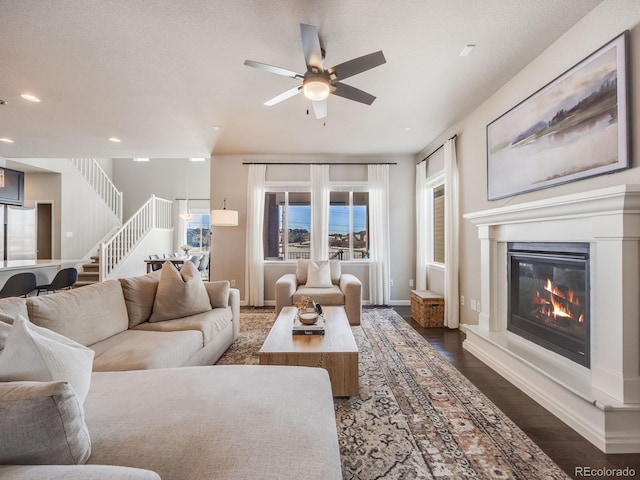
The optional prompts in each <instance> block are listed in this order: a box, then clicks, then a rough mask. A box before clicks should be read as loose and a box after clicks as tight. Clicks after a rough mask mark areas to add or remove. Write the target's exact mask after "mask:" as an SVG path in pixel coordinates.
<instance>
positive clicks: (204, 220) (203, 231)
mask: <svg viewBox="0 0 640 480" xmlns="http://www.w3.org/2000/svg"><path fill="white" fill-rule="evenodd" d="M190 213H191V214H192V215H193V216H192V217H191V219H190V220H186V227H187V228H186V231H187V240H186V243H187V245H191V246H192V247H193V248H194V249H195V250H209V246H210V245H211V215H210V214H209V213H194V212H193V211H192V212H190Z"/></svg>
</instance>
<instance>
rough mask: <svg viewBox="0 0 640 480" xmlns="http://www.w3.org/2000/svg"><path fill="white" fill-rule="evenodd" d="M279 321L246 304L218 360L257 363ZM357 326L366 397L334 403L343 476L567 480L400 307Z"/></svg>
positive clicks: (357, 479)
mask: <svg viewBox="0 0 640 480" xmlns="http://www.w3.org/2000/svg"><path fill="white" fill-rule="evenodd" d="M274 319H275V315H274V312H273V310H271V309H243V310H242V312H241V315H240V321H241V333H240V338H239V339H238V340H237V341H236V342H235V343H234V345H232V346H231V347H230V348H229V350H228V351H227V352H226V353H225V354H224V355H223V357H222V358H221V359H220V360H219V361H218V364H257V363H258V356H257V353H258V350H259V349H260V347H261V346H262V342H263V341H264V339H265V338H266V335H267V333H268V332H269V329H270V328H271V325H272V324H273V321H274ZM353 332H354V336H355V338H356V342H357V343H358V348H359V349H360V396H358V397H351V398H348V399H343V398H336V399H335V400H334V401H335V408H336V422H337V425H338V440H339V443H340V454H341V457H342V473H343V477H344V479H345V480H351V479H353V480H372V479H403V480H405V479H431V478H436V479H464V478H478V479H522V480H531V479H561V478H562V479H565V478H569V477H567V476H566V475H565V474H564V473H563V472H562V470H561V469H560V468H559V467H558V466H557V465H556V464H555V463H554V462H553V461H552V460H551V459H550V458H549V457H548V456H547V455H546V454H545V453H544V452H542V450H540V448H539V447H538V446H536V445H535V444H534V443H533V442H532V441H531V439H529V437H527V436H526V435H525V434H524V432H522V430H520V429H519V428H518V427H517V426H516V425H515V424H514V423H513V422H512V421H511V420H510V419H509V418H508V417H506V416H505V415H504V414H503V413H502V412H501V411H500V410H499V409H498V408H497V407H496V406H495V405H494V404H493V403H492V402H491V401H490V400H489V399H487V398H486V397H485V396H484V395H483V394H482V393H481V392H480V391H479V390H478V389H477V388H476V387H475V386H474V385H473V384H472V383H471V382H469V381H468V380H467V379H466V378H465V377H464V376H463V375H462V374H461V373H460V372H458V371H457V370H456V369H455V368H454V367H453V366H452V365H451V364H450V363H449V362H447V361H446V360H445V359H444V358H443V357H442V356H441V355H440V354H439V353H438V352H437V351H436V350H435V349H434V348H433V347H432V346H431V345H429V343H428V342H427V341H426V340H424V339H423V338H422V337H421V336H420V335H419V334H418V333H417V332H416V331H415V330H414V329H413V328H412V327H411V326H410V325H409V324H408V323H407V322H406V321H404V320H403V319H402V318H401V317H400V316H399V315H398V314H397V313H396V312H395V311H393V310H391V309H365V310H364V312H363V318H362V324H361V326H359V327H353Z"/></svg>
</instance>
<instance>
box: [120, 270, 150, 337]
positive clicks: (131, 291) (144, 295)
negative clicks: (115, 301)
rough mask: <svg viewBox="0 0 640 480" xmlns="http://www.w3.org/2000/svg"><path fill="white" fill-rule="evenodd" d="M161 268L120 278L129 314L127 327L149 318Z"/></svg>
mask: <svg viewBox="0 0 640 480" xmlns="http://www.w3.org/2000/svg"><path fill="white" fill-rule="evenodd" d="M160 274H161V270H156V271H155V272H152V273H148V274H147V275H140V276H137V277H129V278H120V279H118V280H119V281H120V284H121V285H122V293H123V295H124V303H125V304H126V305H127V313H128V314H129V328H133V327H135V326H136V325H140V324H141V323H142V322H146V321H147V320H149V317H150V316H151V312H152V311H153V302H154V301H155V299H156V292H157V290H158V282H160Z"/></svg>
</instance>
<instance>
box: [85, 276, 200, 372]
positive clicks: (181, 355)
mask: <svg viewBox="0 0 640 480" xmlns="http://www.w3.org/2000/svg"><path fill="white" fill-rule="evenodd" d="M82 288H84V287H82ZM202 338H203V335H202V332H199V331H196V330H185V331H180V332H145V331H141V330H127V331H125V332H121V333H119V334H117V335H114V336H113V337H111V338H108V339H106V340H103V341H102V342H98V343H95V344H93V345H91V347H90V348H91V349H92V350H93V351H94V352H95V354H96V357H95V360H94V362H93V371H94V372H105V371H118V370H146V369H150V368H164V367H180V366H182V365H184V364H186V363H187V361H188V360H189V359H190V358H191V357H192V356H193V355H195V354H196V352H198V351H199V350H200V349H201V348H202V345H203V339H202Z"/></svg>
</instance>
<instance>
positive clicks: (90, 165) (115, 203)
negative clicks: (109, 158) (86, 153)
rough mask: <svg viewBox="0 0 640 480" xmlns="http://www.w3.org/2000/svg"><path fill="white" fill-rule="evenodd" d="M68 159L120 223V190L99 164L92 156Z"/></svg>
mask: <svg viewBox="0 0 640 480" xmlns="http://www.w3.org/2000/svg"><path fill="white" fill-rule="evenodd" d="M70 161H71V163H72V165H73V166H74V167H76V169H77V170H78V171H79V172H80V175H82V176H83V177H84V179H85V180H86V181H87V182H88V183H89V185H91V188H93V189H94V190H95V191H96V193H97V194H98V195H99V196H100V198H101V199H102V201H103V202H104V203H106V204H107V206H108V207H109V209H110V210H111V211H112V212H113V214H114V215H115V216H116V217H117V218H118V220H119V221H120V223H122V192H120V191H119V190H118V189H117V188H116V186H115V185H114V184H113V182H112V181H111V179H110V178H109V175H107V174H106V172H105V171H104V170H103V169H102V167H101V166H100V164H99V163H98V162H96V161H95V159H93V158H72V159H71V160H70Z"/></svg>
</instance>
